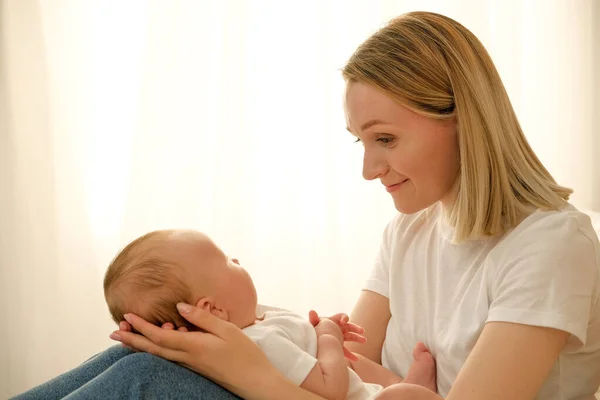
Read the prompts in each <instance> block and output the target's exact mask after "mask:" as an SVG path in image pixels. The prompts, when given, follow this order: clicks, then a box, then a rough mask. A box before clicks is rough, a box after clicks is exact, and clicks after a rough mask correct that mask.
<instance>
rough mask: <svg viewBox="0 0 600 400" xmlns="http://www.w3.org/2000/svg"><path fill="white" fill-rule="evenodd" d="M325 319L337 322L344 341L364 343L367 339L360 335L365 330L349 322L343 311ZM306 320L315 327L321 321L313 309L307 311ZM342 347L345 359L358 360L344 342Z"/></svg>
mask: <svg viewBox="0 0 600 400" xmlns="http://www.w3.org/2000/svg"><path fill="white" fill-rule="evenodd" d="M327 319H329V320H331V321H333V322H334V323H335V324H337V326H338V327H339V328H340V330H341V331H342V336H343V338H344V341H345V342H357V343H365V342H366V341H367V339H366V338H365V337H364V336H363V335H362V334H363V333H364V332H365V330H364V329H363V328H362V327H360V326H358V325H356V324H353V323H352V322H350V318H349V317H348V315H346V314H344V313H339V314H335V315H334V316H332V317H329V318H327ZM308 320H309V321H310V323H311V324H312V326H314V327H315V328H316V327H317V325H319V323H320V322H321V318H320V317H319V315H318V314H317V312H316V311H315V310H310V311H309V312H308ZM342 347H343V349H344V356H345V357H346V358H347V359H349V360H350V361H358V357H357V356H356V354H354V353H353V352H351V351H350V350H348V348H346V346H344V343H342Z"/></svg>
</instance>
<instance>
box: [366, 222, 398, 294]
mask: <svg viewBox="0 0 600 400" xmlns="http://www.w3.org/2000/svg"><path fill="white" fill-rule="evenodd" d="M395 228H396V218H394V219H393V220H392V221H391V222H390V223H388V225H387V226H386V228H385V230H384V231H383V239H382V241H381V245H380V247H379V253H377V257H376V258H375V265H373V269H372V270H371V273H370V275H369V277H368V278H367V281H366V282H365V285H364V286H363V289H365V290H370V291H372V292H375V293H378V294H380V295H382V296H385V297H387V298H389V297H390V249H391V248H393V247H392V246H393V239H394V233H395Z"/></svg>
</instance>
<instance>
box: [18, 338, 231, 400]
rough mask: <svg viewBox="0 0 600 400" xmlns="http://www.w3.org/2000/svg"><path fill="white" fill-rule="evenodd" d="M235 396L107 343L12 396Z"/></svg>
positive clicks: (73, 399) (33, 399) (72, 399)
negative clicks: (74, 364)
mask: <svg viewBox="0 0 600 400" xmlns="http://www.w3.org/2000/svg"><path fill="white" fill-rule="evenodd" d="M42 399H43V400H52V399H68V400H80V399H215V400H233V399H239V397H237V396H236V395H234V394H232V393H230V392H228V391H227V390H225V389H223V388H222V387H221V386H219V385H217V384H216V383H214V382H212V381H210V380H208V379H206V378H204V377H202V376H200V375H198V374H196V373H195V372H192V371H190V370H189V369H187V368H184V367H182V366H180V365H177V364H175V363H172V362H170V361H167V360H164V359H162V358H160V357H157V356H153V355H151V354H148V353H134V352H132V351H131V350H128V349H126V348H123V347H121V346H120V345H117V346H113V347H110V348H109V349H107V350H105V351H103V352H102V353H99V354H97V355H95V356H94V357H92V358H90V359H89V360H87V361H86V362H84V363H83V364H81V365H80V366H79V367H77V368H75V369H73V370H71V371H68V372H65V373H64V374H62V375H59V376H57V377H56V378H54V379H52V380H50V381H48V382H46V383H43V384H41V385H40V386H37V387H35V388H33V389H31V390H29V391H27V392H25V393H23V394H20V395H18V396H16V397H13V400H42Z"/></svg>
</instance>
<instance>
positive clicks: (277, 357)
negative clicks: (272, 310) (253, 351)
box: [256, 328, 317, 386]
mask: <svg viewBox="0 0 600 400" xmlns="http://www.w3.org/2000/svg"><path fill="white" fill-rule="evenodd" d="M256 343H257V345H258V346H259V347H260V348H261V350H262V351H263V352H264V353H265V355H266V356H267V359H268V360H269V361H270V362H271V364H273V366H274V367H275V368H277V369H278V370H279V372H281V373H282V374H283V375H284V376H285V377H286V378H288V379H289V380H290V381H292V382H293V383H295V384H296V385H298V386H300V385H301V384H302V382H304V380H305V379H306V377H307V376H308V374H309V373H310V371H311V370H312V369H313V367H314V366H315V364H316V363H317V359H316V358H315V357H313V356H312V355H310V354H309V353H307V352H306V351H304V350H302V349H301V348H300V347H298V346H297V345H296V344H294V343H293V342H292V340H291V338H289V337H288V336H287V335H286V334H285V333H284V332H282V331H281V330H278V329H271V328H269V329H268V331H267V332H266V333H265V334H264V335H263V336H262V337H261V338H260V339H259V340H257V342H256Z"/></svg>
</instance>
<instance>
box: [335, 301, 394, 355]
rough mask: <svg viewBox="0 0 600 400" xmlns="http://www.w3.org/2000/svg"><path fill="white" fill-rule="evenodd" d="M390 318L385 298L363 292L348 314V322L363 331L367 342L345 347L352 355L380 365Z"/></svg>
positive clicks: (353, 343) (348, 344)
mask: <svg viewBox="0 0 600 400" xmlns="http://www.w3.org/2000/svg"><path fill="white" fill-rule="evenodd" d="M391 316H392V314H391V313H390V303H389V300H388V298H387V297H384V296H382V295H380V294H378V293H375V292H371V291H369V290H363V291H362V293H361V294H360V297H359V299H358V302H357V303H356V306H354V310H352V313H351V314H350V321H352V322H353V323H355V324H357V325H359V326H362V327H363V328H364V329H365V332H364V334H363V336H364V337H365V338H366V339H367V342H366V343H355V342H349V343H347V344H346V347H348V349H349V350H351V351H353V352H354V353H357V354H360V355H362V356H364V357H366V358H368V359H370V360H372V361H374V362H376V363H377V364H381V349H382V348H383V341H384V339H385V333H386V330H387V325H388V322H389V320H390V318H391ZM358 363H360V362H358Z"/></svg>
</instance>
